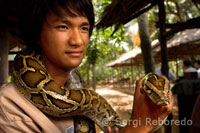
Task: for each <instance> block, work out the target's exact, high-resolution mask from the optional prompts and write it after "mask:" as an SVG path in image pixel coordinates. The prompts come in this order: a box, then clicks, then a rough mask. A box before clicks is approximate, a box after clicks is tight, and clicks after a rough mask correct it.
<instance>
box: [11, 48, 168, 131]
mask: <svg viewBox="0 0 200 133" xmlns="http://www.w3.org/2000/svg"><path fill="white" fill-rule="evenodd" d="M41 60H42V59H41V56H40V55H39V54H36V53H35V52H33V51H28V50H24V51H22V52H20V53H19V54H18V55H17V56H16V57H15V60H14V71H13V72H14V75H13V77H14V82H15V83H16V85H17V87H18V88H19V91H20V92H21V93H22V94H23V95H24V96H25V98H27V99H28V100H29V101H30V102H31V103H32V104H34V105H35V106H36V107H37V108H39V109H40V110H41V111H42V112H44V113H47V114H49V115H52V116H57V117H69V116H77V115H78V116H85V117H87V118H89V119H91V120H92V121H94V122H95V123H96V124H97V125H98V126H99V127H100V128H101V129H102V130H103V131H104V132H106V131H107V127H108V126H110V127H111V128H114V127H118V128H119V129H121V128H123V127H124V126H125V124H124V123H123V122H122V121H121V119H120V118H119V116H118V115H117V113H116V112H115V111H114V109H113V108H112V107H111V105H110V104H109V103H108V102H107V101H106V100H105V99H104V98H103V97H102V96H100V95H99V94H98V93H96V92H95V91H93V90H89V89H80V88H79V89H68V88H66V87H61V86H59V85H57V84H56V83H55V82H54V80H53V79H52V78H51V76H50V75H49V74H48V72H47V70H46V68H45V66H44V64H43V62H42V61H41ZM158 79H159V80H158ZM154 80H155V81H156V80H157V81H156V82H154ZM158 81H159V82H160V81H162V82H161V85H163V84H164V89H163V87H161V86H159V85H160V84H159V85H157V82H158ZM150 83H153V84H156V85H155V86H154V85H153V84H151V85H149V84H150ZM146 84H147V85H146ZM143 85H144V88H146V89H145V91H146V92H147V94H148V96H149V97H150V98H151V97H152V98H151V99H153V98H156V100H153V101H156V103H157V104H159V105H166V104H168V103H169V96H168V94H167V93H165V92H164V93H159V92H160V91H162V90H164V91H166V89H167V90H168V86H167V85H165V80H163V78H160V76H158V75H156V76H155V75H154V74H151V75H147V76H146V77H145V78H144V82H143ZM152 87H153V89H151V88H152ZM156 87H160V89H158V90H159V91H157V89H156ZM165 87H167V88H165ZM155 89H156V90H155ZM150 90H152V91H150ZM153 92H156V94H154V95H152V94H153ZM167 92H168V91H167ZM163 94H164V95H163ZM165 94H166V95H165ZM158 101H162V102H161V103H160V102H158ZM163 103H164V104H163Z"/></svg>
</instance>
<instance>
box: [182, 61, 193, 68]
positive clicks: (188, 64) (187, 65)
mask: <svg viewBox="0 0 200 133" xmlns="http://www.w3.org/2000/svg"><path fill="white" fill-rule="evenodd" d="M183 64H184V66H186V67H189V66H192V61H190V60H184V61H183Z"/></svg>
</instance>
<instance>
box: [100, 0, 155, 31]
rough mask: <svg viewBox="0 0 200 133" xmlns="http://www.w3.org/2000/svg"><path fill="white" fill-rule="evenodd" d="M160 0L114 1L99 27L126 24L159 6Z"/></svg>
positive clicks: (104, 14) (105, 12) (107, 8)
mask: <svg viewBox="0 0 200 133" xmlns="http://www.w3.org/2000/svg"><path fill="white" fill-rule="evenodd" d="M158 1H159V0H113V1H112V3H111V4H110V5H108V6H107V7H106V9H105V11H104V13H103V16H102V19H101V21H100V22H99V23H98V25H97V27H109V26H112V25H116V26H117V27H118V26H119V25H121V24H126V23H128V22H129V21H131V20H132V19H134V18H137V17H138V16H139V15H141V14H143V13H144V12H146V11H148V10H149V9H151V8H152V7H153V6H155V5H156V4H158Z"/></svg>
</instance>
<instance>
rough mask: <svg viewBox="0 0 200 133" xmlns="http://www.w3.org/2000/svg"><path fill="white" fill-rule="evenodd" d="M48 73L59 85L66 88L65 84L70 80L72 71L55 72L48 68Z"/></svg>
mask: <svg viewBox="0 0 200 133" xmlns="http://www.w3.org/2000/svg"><path fill="white" fill-rule="evenodd" d="M47 71H48V73H49V74H50V76H51V77H52V78H53V80H54V81H55V82H56V83H57V84H58V85H60V86H65V83H66V82H67V80H68V77H69V73H70V71H62V70H56V71H55V70H52V69H49V68H47Z"/></svg>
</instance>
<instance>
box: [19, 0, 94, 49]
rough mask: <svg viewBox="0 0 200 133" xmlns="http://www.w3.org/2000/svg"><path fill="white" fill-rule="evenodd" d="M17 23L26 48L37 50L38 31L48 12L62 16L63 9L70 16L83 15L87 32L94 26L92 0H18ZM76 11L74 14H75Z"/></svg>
mask: <svg viewBox="0 0 200 133" xmlns="http://www.w3.org/2000/svg"><path fill="white" fill-rule="evenodd" d="M18 7H19V8H18V10H17V11H18V24H19V31H20V34H21V37H22V39H23V40H24V42H25V44H26V45H27V46H28V48H30V49H32V50H36V51H39V50H40V47H39V44H38V42H39V40H40V33H41V29H42V25H43V23H44V22H45V21H46V17H47V15H48V13H50V12H53V13H55V14H56V15H58V16H62V11H61V10H60V9H64V11H65V12H66V13H67V14H68V15H70V16H72V17H73V16H76V14H78V15H80V16H85V17H87V18H88V21H89V23H90V30H89V34H90V35H91V34H92V30H93V27H94V11H93V5H92V0H20V2H19V6H18ZM75 13H76V14H75Z"/></svg>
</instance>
